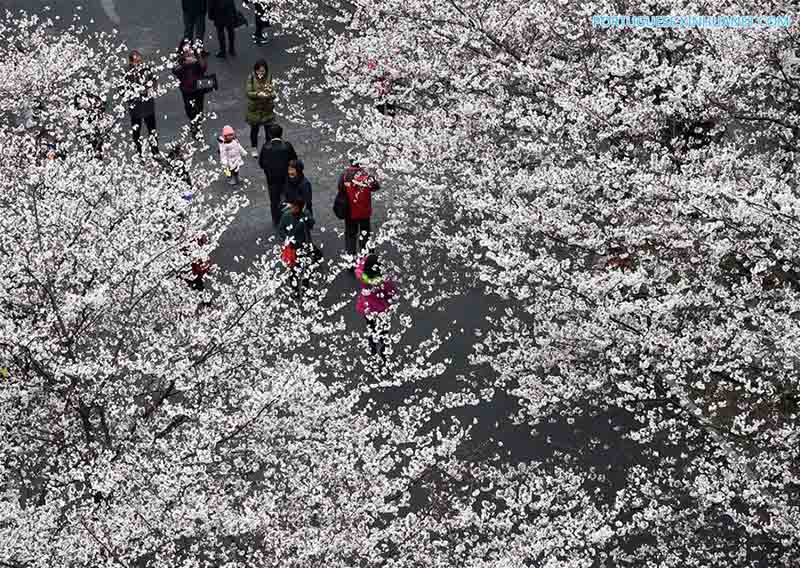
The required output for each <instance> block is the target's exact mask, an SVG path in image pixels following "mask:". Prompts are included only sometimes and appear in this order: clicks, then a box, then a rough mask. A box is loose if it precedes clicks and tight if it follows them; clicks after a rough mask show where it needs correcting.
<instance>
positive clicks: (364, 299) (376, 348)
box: [355, 254, 397, 359]
mask: <svg viewBox="0 0 800 568" xmlns="http://www.w3.org/2000/svg"><path fill="white" fill-rule="evenodd" d="M355 273H356V279H357V280H358V282H359V284H360V286H361V290H360V291H359V293H358V299H357V300H356V312H358V313H359V314H360V315H361V316H363V317H364V319H365V320H366V322H367V327H368V328H369V334H368V336H367V337H368V339H369V346H370V349H371V350H372V354H373V355H380V356H381V358H382V359H385V355H384V350H385V348H386V329H387V323H388V322H387V319H386V317H385V316H386V314H387V313H388V311H389V308H390V307H391V306H392V304H393V302H394V300H395V298H396V297H397V287H396V286H395V285H394V282H392V281H391V280H388V279H386V278H384V277H383V274H382V273H381V266H380V262H379V261H378V257H377V256H376V255H374V254H370V255H367V256H365V257H363V258H362V259H361V260H360V261H359V262H358V266H357V267H356V270H355Z"/></svg>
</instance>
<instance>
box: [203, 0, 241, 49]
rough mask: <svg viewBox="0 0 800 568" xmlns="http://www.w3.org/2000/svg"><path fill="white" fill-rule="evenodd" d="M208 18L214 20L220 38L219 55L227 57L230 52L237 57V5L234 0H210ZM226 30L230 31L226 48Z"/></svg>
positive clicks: (218, 38)
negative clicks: (235, 31) (235, 28)
mask: <svg viewBox="0 0 800 568" xmlns="http://www.w3.org/2000/svg"><path fill="white" fill-rule="evenodd" d="M208 19H209V20H211V21H212V22H214V26H215V27H216V28H217V40H219V52H218V53H217V57H219V58H221V59H225V58H226V57H227V56H228V53H230V55H231V57H236V46H235V37H236V36H235V33H234V25H235V24H236V5H235V4H234V3H233V0H208ZM225 32H227V33H228V43H227V49H226V43H225Z"/></svg>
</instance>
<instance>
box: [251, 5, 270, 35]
mask: <svg viewBox="0 0 800 568" xmlns="http://www.w3.org/2000/svg"><path fill="white" fill-rule="evenodd" d="M253 11H254V12H255V14H256V37H261V36H263V35H264V29H265V28H266V27H267V26H269V20H268V19H267V9H266V8H265V7H264V5H263V4H256V5H255V6H254V7H253Z"/></svg>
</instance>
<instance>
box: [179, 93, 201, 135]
mask: <svg viewBox="0 0 800 568" xmlns="http://www.w3.org/2000/svg"><path fill="white" fill-rule="evenodd" d="M181 94H182V95H183V110H185V111H186V118H188V119H189V122H190V123H191V127H192V132H195V133H196V132H197V131H198V130H199V128H200V125H199V122H200V118H201V115H202V114H203V98H204V97H205V95H204V94H203V93H196V94H191V95H188V94H186V93H184V92H181Z"/></svg>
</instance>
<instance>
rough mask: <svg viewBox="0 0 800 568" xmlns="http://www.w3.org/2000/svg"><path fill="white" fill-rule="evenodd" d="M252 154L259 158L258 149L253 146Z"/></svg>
mask: <svg viewBox="0 0 800 568" xmlns="http://www.w3.org/2000/svg"><path fill="white" fill-rule="evenodd" d="M250 155H251V156H252V157H254V158H258V150H256V149H255V148H253V149H252V150H250Z"/></svg>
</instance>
